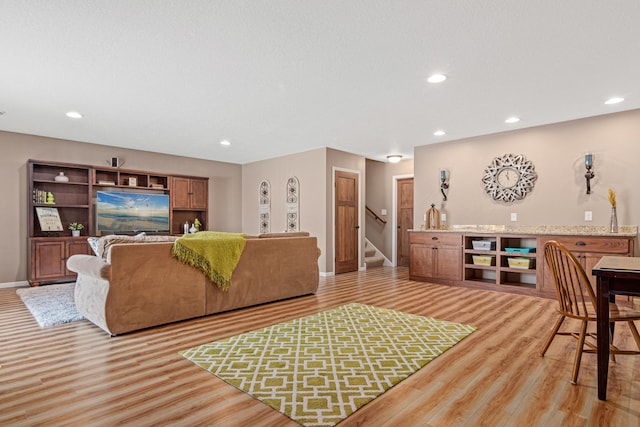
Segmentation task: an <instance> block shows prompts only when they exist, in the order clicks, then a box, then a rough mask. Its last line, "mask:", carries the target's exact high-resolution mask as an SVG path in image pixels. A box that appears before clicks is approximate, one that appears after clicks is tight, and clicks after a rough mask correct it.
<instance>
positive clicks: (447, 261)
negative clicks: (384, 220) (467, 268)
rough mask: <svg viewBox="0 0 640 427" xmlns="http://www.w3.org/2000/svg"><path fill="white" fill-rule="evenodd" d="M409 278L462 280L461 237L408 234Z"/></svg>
mask: <svg viewBox="0 0 640 427" xmlns="http://www.w3.org/2000/svg"><path fill="white" fill-rule="evenodd" d="M409 245H410V250H409V277H410V278H411V279H412V280H421V279H441V280H451V281H454V280H461V279H462V235H461V234H454V233H448V234H445V233H422V232H409Z"/></svg>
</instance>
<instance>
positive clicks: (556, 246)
mask: <svg viewBox="0 0 640 427" xmlns="http://www.w3.org/2000/svg"><path fill="white" fill-rule="evenodd" d="M544 256H545V259H546V262H547V265H548V266H549V271H550V272H551V275H552V276H553V280H554V282H555V285H556V295H557V297H558V308H557V311H558V313H559V314H560V317H559V318H558V320H557V321H556V323H555V325H554V326H553V329H552V330H551V334H549V337H548V338H547V341H546V342H545V343H544V346H543V347H542V351H541V352H540V356H544V354H545V353H546V352H547V349H548V348H549V346H550V345H551V342H552V341H553V339H554V338H555V337H556V335H570V336H572V337H574V338H576V339H577V340H578V345H577V347H576V354H575V358H574V362H573V373H572V374H571V384H576V382H577V381H578V371H579V370H580V361H581V359H582V353H583V352H584V353H595V352H596V350H597V347H596V340H595V336H596V334H595V333H590V332H588V331H587V326H588V324H589V322H594V323H595V321H596V309H595V307H596V296H595V293H594V291H593V288H592V287H591V282H590V281H589V278H588V277H587V274H586V273H585V271H584V269H583V268H582V265H581V264H580V262H579V261H578V260H577V259H576V257H575V256H574V255H573V254H572V253H571V252H570V251H569V250H568V249H567V248H566V247H564V246H563V245H562V244H560V243H558V242H556V241H553V240H552V241H549V242H547V243H545V245H544ZM609 316H610V317H609V321H610V322H611V323H612V325H614V324H615V323H616V322H627V324H628V325H629V329H631V334H632V335H633V338H634V340H635V342H636V346H637V347H638V350H637V351H636V350H620V349H618V348H617V347H615V346H614V345H613V328H611V340H610V343H611V350H610V354H611V358H612V360H614V361H615V355H616V354H640V335H639V334H638V329H637V328H636V325H635V324H634V323H633V322H634V321H635V320H640V311H636V310H632V309H629V308H626V307H619V306H617V305H616V304H615V303H610V304H609ZM567 317H569V318H572V319H577V320H579V321H580V330H579V331H578V332H575V331H571V332H559V330H560V326H562V323H563V322H564V320H565V319H566V318H567ZM585 346H587V347H588V348H587V349H585V348H584V347H585Z"/></svg>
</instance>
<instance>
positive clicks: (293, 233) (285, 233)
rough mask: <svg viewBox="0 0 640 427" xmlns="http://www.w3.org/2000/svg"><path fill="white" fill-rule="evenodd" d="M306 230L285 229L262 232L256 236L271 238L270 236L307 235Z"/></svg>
mask: <svg viewBox="0 0 640 427" xmlns="http://www.w3.org/2000/svg"><path fill="white" fill-rule="evenodd" d="M308 236H309V232H308V231H289V232H287V231H285V232H282V233H262V234H259V235H258V237H260V238H262V239H266V238H271V237H308Z"/></svg>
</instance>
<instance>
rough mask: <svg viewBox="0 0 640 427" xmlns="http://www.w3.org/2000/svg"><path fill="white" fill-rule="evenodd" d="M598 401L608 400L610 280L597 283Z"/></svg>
mask: <svg viewBox="0 0 640 427" xmlns="http://www.w3.org/2000/svg"><path fill="white" fill-rule="evenodd" d="M596 294H597V300H598V301H597V303H596V304H597V307H596V310H597V312H598V313H597V322H596V323H597V334H598V399H600V400H607V379H608V377H609V278H608V277H600V276H598V281H597V292H596Z"/></svg>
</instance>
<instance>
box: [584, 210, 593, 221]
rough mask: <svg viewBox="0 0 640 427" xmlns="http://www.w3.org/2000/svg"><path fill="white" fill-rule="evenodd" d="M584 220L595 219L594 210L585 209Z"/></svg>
mask: <svg viewBox="0 0 640 427" xmlns="http://www.w3.org/2000/svg"><path fill="white" fill-rule="evenodd" d="M584 220H585V221H593V212H591V211H584Z"/></svg>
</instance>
